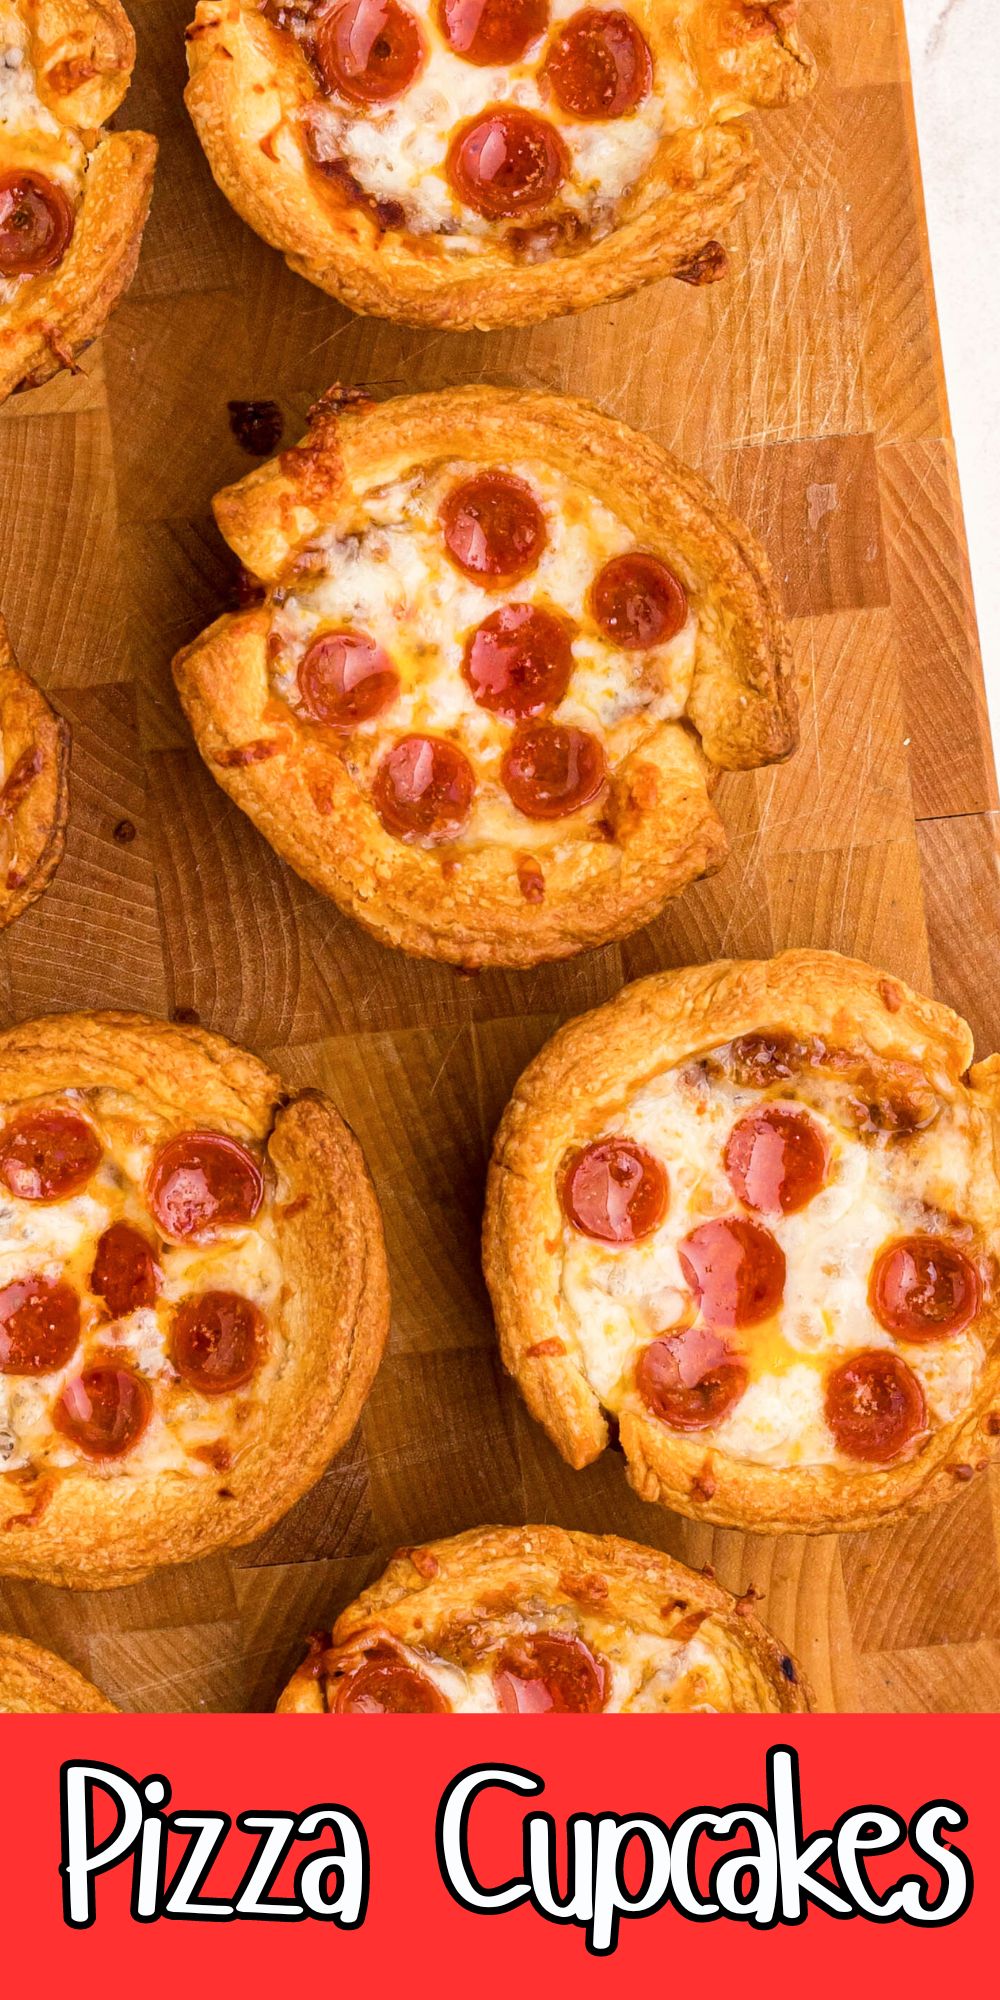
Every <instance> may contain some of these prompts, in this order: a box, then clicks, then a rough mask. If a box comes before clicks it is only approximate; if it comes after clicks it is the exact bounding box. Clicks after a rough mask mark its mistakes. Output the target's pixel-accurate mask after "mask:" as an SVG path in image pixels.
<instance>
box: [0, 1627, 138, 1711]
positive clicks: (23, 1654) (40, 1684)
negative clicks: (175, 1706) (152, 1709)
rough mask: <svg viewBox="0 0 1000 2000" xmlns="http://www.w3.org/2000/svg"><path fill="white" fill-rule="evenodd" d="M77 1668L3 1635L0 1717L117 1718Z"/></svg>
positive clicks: (26, 1642) (0, 1636)
mask: <svg viewBox="0 0 1000 2000" xmlns="http://www.w3.org/2000/svg"><path fill="white" fill-rule="evenodd" d="M117 1713H118V1710H117V1709H116V1708H115V1705H114V1702H111V1701H107V1700H106V1699H105V1697H104V1695H103V1694H101V1693H100V1692H99V1691H98V1689H97V1688H95V1687H92V1686H91V1683H90V1682H89V1681H88V1680H85V1679H84V1677H83V1675H82V1674H78V1673H77V1671H76V1668H75V1667H70V1666H67V1663H66V1661H65V1660H60V1659H59V1658H58V1657H57V1655H56V1654H55V1653H49V1652H47V1651H46V1649H45V1647H44V1646H36V1645H34V1644H33V1643H32V1641H31V1640H30V1639H14V1638H12V1637H10V1636H8V1634H7V1633H6V1632H0V1715H117Z"/></svg>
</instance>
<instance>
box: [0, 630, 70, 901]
mask: <svg viewBox="0 0 1000 2000" xmlns="http://www.w3.org/2000/svg"><path fill="white" fill-rule="evenodd" d="M69 751H70V733H69V725H68V724H67V723H65V722H63V720H62V718H61V717H60V716H58V715H56V714H55V713H54V711H53V710H52V709H51V708H50V707H49V704H48V702H47V701H46V699H45V696H44V695H43V693H42V691H41V689H40V688H39V687H36V686H35V683H34V681H33V680H31V679H30V678H29V676H28V675H27V674H26V673H23V672H22V671H21V668H20V667H19V666H18V664H17V661H16V660H15V658H14V654H13V651H12V649H11V646H10V642H9V640H8V637H7V630H6V627H5V625H4V622H3V619H2V617H0V773H2V776H0V928H2V927H3V926H4V925H6V924H9V923H12V922H13V920H14V918H15V917H17V916H20V914H21V911H22V910H24V909H26V908H27V906H28V904H29V903H33V902H34V900H35V898H36V896H40V895H41V893H42V890H43V889H44V888H45V887H46V885H47V884H48V883H49V882H50V881H51V879H52V876H53V875H54V873H55V871H56V869H57V867H58V866H59V863H60V861H61V859H62V855H63V849H64V847H65V845H66V820H67V817H68V814H69Z"/></svg>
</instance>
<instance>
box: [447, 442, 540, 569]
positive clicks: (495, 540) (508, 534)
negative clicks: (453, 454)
mask: <svg viewBox="0 0 1000 2000" xmlns="http://www.w3.org/2000/svg"><path fill="white" fill-rule="evenodd" d="M441 526H442V528H443V529H444V541H445V547H446V549H447V551H448V554H449V555H450V557H451V559H452V562H453V563H457V565H458V568H459V569H461V570H464V571H465V574H466V576H471V577H474V578H475V580H476V582H477V583H480V582H482V581H483V580H484V579H488V581H489V582H490V583H491V584H494V583H495V584H504V583H518V582H520V580H521V578H522V577H525V576H527V575H528V574H529V572H530V571H531V570H533V569H535V568H536V567H537V564H538V561H539V558H540V556H541V554H542V550H543V549H544V547H545V543H546V540H547V536H546V531H545V517H544V515H543V513H542V510H541V508H540V506H539V504H538V501H537V500H536V499H535V496H534V494H533V493H532V491H531V488H530V486H527V485H526V484H525V482H524V480H523V479H518V477H517V475H516V474H515V473H513V472H500V471H497V470H490V471H488V472H476V473H473V475H472V478H471V479H463V480H462V481H461V483H460V485H458V486H453V487H452V489H451V492H450V493H449V494H447V496H446V498H445V500H444V503H443V505H442V508H441Z"/></svg>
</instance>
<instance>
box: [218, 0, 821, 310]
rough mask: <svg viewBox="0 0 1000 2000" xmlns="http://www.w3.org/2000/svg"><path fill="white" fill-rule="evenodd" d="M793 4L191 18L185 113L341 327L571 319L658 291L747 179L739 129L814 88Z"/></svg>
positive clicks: (695, 252)
mask: <svg viewBox="0 0 1000 2000" xmlns="http://www.w3.org/2000/svg"><path fill="white" fill-rule="evenodd" d="M796 11H797V7H796V0H785V4H783V5H781V6H780V7H773V6H772V7H761V6H758V5H756V4H751V0H681V4H679V5H674V6H671V7H664V6H662V5H660V4H659V0H629V4H628V6H627V7H610V8H605V7H587V6H584V7H581V6H579V5H578V4H577V0H199V4H198V7H197V11H196V14H195V19H194V24H193V26H192V27H191V28H190V29H189V31H188V64H189V69H190V73H191V81H190V83H189V85H188V89H187V103H188V107H189V109H190V112H191V116H192V118H193V119H194V123H195V126H196V128H197V131H198V136H199V138H200V139H201V143H202V145H203V146H204V148H205V152H206V154H207V156H208V160H209V164H210V166H211V168H212V172H213V173H214V175H215V178H216V180H217V181H218V183H219V186H220V187H221V188H222V189H223V191H224V193H225V194H226V195H227V196H228V197H229V200H230V201H231V202H232V203H233V206H234V207H235V208H236V209H237V210H238V212H239V213H240V214H241V215H242V216H243V217H244V219H245V220H246V221H247V222H249V223H250V225H251V227H252V228H254V229H256V230H257V232H258V234H259V235H261V236H263V237H264V238H265V240H266V241H267V242H268V243H273V244H275V245H276V246H277V248H278V249H280V250H283V251H284V252H285V255H286V257H287V260H288V262H289V264H290V265H291V266H292V269H293V270H295V271H300V272H301V273H302V275H303V276H304V277H306V278H309V279H311V280H312V282H313V284H316V285H319V286H321V287H322V288H323V289H324V290H326V291H329V292H332V293H333V294H334V295H335V297H337V298H341V299H343V300H344V301H345V302H346V304H348V305H350V306H353V307H354V309H355V310H356V311H359V312H370V313H380V314H384V315H385V316H386V317H388V318H390V319H399V320H404V321H410V322H413V323H425V324H431V325H435V326H455V327H457V326H499V325H507V324H515V325H517V324H521V323H524V322H526V321H528V320H538V319H546V318H549V317H550V316H551V315H552V314H555V313H566V312H577V311H579V310H580V309H581V308H582V307H584V306H590V305H594V304H595V303H596V302H598V301H599V300H601V299H611V298H620V297H622V296H623V295H624V294H625V293H627V292H631V291H634V290H635V289H636V288H637V287H638V286H639V285H643V284H646V283H648V282H649V280H650V279H653V278H662V277H667V276H669V275H670V274H674V275H676V276H678V277H684V278H687V279H688V280H689V281H690V282H692V283H695V284H699V283H705V282H708V281H711V280H712V279H713V278H716V277H719V276H721V275H722V274H723V272H724V270H725V261H726V260H725V253H724V251H723V250H722V247H721V245H720V244H719V243H718V242H716V241H714V240H713V239H714V236H715V233H716V231H718V230H720V229H723V228H724V227H725V225H726V224H727V223H728V222H729V221H730V220H731V218H732V215H733V213H734V211H735V209H736V208H737V207H738V205H739V203H740V202H741V201H742V200H743V198H744V196H745V195H746V193H747V191H748V189H749V187H750V186H751V185H752V183H753V181H754V179H755V178H756V174H757V171H758V160H757V152H756V148H755V146H754V143H753V139H752V137H751V135H750V132H749V130H748V127H747V123H746V119H745V116H744V115H743V114H745V113H746V112H747V111H749V110H751V109H752V108H754V107H755V106H761V107H767V106H772V105H779V104H785V103H788V102H789V101H790V100H791V99H793V98H796V97H799V96H801V95H802V94H803V92H805V91H807V90H809V89H810V88H811V87H812V84H813V81H814V75H815V71H814V65H813V63H812V60H811V58H810V57H809V56H808V54H807V53H806V51H805V50H804V49H803V47H802V45H801V43H800V42H799V41H798V38H797V36H796V33H795V14H796Z"/></svg>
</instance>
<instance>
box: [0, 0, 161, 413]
mask: <svg viewBox="0 0 1000 2000" xmlns="http://www.w3.org/2000/svg"><path fill="white" fill-rule="evenodd" d="M134 61H135V36H134V35H133V33H132V29H131V26H130V24H129V21H128V19H127V17H126V15H125V13H124V11H123V9H122V7H121V6H120V4H119V0H0V401H2V400H3V398H4V396H7V395H9V394H10V392H11V390H12V389H17V388H19V387H24V388H27V387H30V386H32V385H34V384H35V383H38V382H44V381H45V380H46V379H47V377H48V376H50V375H54V374H55V373H56V371H57V369H59V368H64V367H67V366H69V365H70V364H71V363H72V360H73V356H74V355H75V354H76V353H78V352H79V350H80V349H81V348H82V347H85V346H86V344H87V342H88V341H90V340H92V339H93V338H94V336H95V335H96V334H98V333H100V331H101V328H102V327H103V325H104V322H105V320H106V319H107V316H108V313H109V312H110V310H111V308H112V306H113V305H114V303H115V301H116V299H117V298H118V297H119V295H120V293H121V292H122V291H124V289H125V287H126V286H127V285H128V284H129V283H130V282H131V278H132V274H133V272H134V270H135V266H136V261H137V259H138V255H139V245H140V243H141V240H142V232H143V228H144V226H145V221H146V215H147V212H148V209H149V201H150V195H151V193H152V186H153V166H154V163H155V160H156V141H155V139H151V138H150V137H149V136H148V135H147V134H146V133H145V132H103V131H102V130H101V127H102V126H103V125H104V124H105V122H106V121H107V119H109V118H110V117H111V115H112V112H114V111H116V110H117V108H118V106H119V104H120V103H121V101H122V99H123V97H124V96H125V93H126V91H127V89H128V86H129V81H130V78H131V75H132V65H133V63H134Z"/></svg>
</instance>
